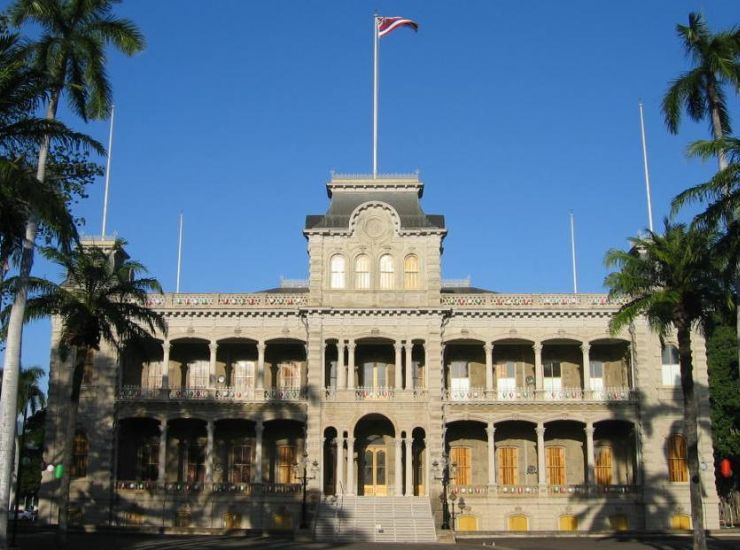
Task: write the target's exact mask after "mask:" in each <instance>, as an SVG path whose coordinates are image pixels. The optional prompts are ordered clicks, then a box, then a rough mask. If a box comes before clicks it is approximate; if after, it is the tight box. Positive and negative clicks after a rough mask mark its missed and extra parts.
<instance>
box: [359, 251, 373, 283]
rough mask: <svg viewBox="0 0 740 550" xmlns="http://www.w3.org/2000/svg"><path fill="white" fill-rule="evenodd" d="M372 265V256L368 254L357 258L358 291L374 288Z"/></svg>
mask: <svg viewBox="0 0 740 550" xmlns="http://www.w3.org/2000/svg"><path fill="white" fill-rule="evenodd" d="M371 265H372V263H371V262H370V256H368V255H367V254H359V255H357V256H356V257H355V289H356V290H370V289H371V288H372V276H371ZM361 268H362V269H361Z"/></svg>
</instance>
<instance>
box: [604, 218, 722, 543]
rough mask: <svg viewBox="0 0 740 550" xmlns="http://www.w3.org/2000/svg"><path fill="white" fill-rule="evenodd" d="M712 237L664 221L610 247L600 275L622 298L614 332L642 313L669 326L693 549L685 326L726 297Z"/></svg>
mask: <svg viewBox="0 0 740 550" xmlns="http://www.w3.org/2000/svg"><path fill="white" fill-rule="evenodd" d="M715 241H716V236H715V234H714V233H712V232H703V231H698V230H697V229H695V228H690V229H687V228H686V226H685V225H682V224H675V225H672V224H670V223H669V222H668V221H666V222H665V234H664V235H659V234H657V233H653V232H648V235H647V236H646V237H635V238H632V239H630V242H631V244H632V247H631V249H630V250H628V251H624V250H617V249H613V250H610V251H609V252H608V253H607V256H606V265H607V267H608V268H617V271H614V272H612V273H610V274H609V275H608V276H607V278H606V280H605V285H606V286H607V287H608V288H609V295H610V296H611V297H614V298H626V299H627V302H626V303H625V305H623V306H622V307H621V308H620V309H619V311H618V312H617V313H615V314H614V316H613V317H612V320H611V323H610V328H611V329H612V330H613V331H615V332H616V331H618V330H619V329H621V328H623V327H625V326H628V325H629V324H630V323H632V322H633V321H634V320H635V319H637V318H638V317H642V316H644V317H645V318H646V319H647V321H648V322H649V323H650V325H651V326H652V327H653V328H654V329H655V330H657V331H658V332H659V333H660V334H661V335H664V334H666V333H667V332H670V331H672V330H675V333H676V337H677V339H678V351H679V363H680V367H681V389H682V393H683V411H684V418H683V420H684V436H685V437H686V444H687V458H688V469H689V477H690V483H689V490H690V500H691V519H692V524H693V535H694V550H705V549H706V536H705V533H704V515H703V510H702V500H701V494H702V488H701V478H700V472H699V450H698V437H697V423H696V419H697V402H696V396H695V391H694V376H693V362H692V356H691V331H692V329H694V328H703V326H704V324H705V323H706V322H707V321H708V320H709V317H710V314H711V313H712V312H713V311H716V310H717V309H718V308H721V307H728V306H729V305H730V303H731V292H730V288H729V276H728V272H727V265H726V263H720V261H719V258H718V257H717V256H715V255H713V253H712V249H713V246H714V244H715Z"/></svg>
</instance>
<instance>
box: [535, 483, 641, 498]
mask: <svg viewBox="0 0 740 550" xmlns="http://www.w3.org/2000/svg"><path fill="white" fill-rule="evenodd" d="M638 489H639V488H638V487H637V486H636V485H583V484H580V485H549V486H548V487H547V494H548V495H551V496H566V497H570V496H584V497H598V496H604V495H628V494H634V493H636V492H637V490H638Z"/></svg>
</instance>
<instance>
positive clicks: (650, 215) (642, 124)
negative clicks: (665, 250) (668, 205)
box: [640, 101, 653, 231]
mask: <svg viewBox="0 0 740 550" xmlns="http://www.w3.org/2000/svg"><path fill="white" fill-rule="evenodd" d="M640 133H641V134H642V164H643V166H644V168H645V191H646V193H647V210H648V229H650V231H652V230H653V201H652V197H651V194H650V172H649V171H648V158H647V142H646V140H645V118H644V116H643V114H642V101H640Z"/></svg>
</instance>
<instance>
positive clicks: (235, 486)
mask: <svg viewBox="0 0 740 550" xmlns="http://www.w3.org/2000/svg"><path fill="white" fill-rule="evenodd" d="M116 489H117V490H119V491H148V492H154V493H168V494H190V493H212V494H218V493H223V494H241V495H254V494H262V495H294V494H298V493H300V492H301V485H300V483H203V482H201V483H187V482H167V483H159V482H157V481H126V480H119V481H117V482H116Z"/></svg>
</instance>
